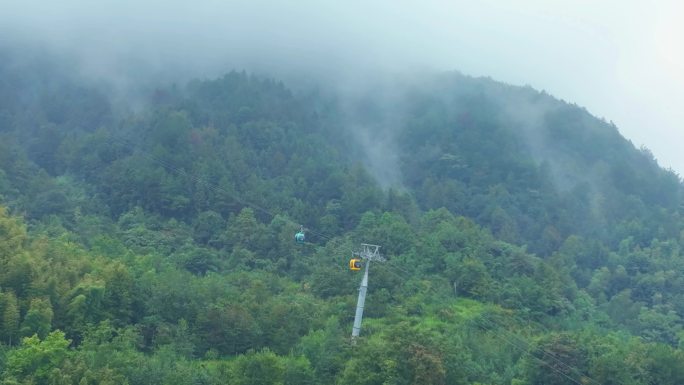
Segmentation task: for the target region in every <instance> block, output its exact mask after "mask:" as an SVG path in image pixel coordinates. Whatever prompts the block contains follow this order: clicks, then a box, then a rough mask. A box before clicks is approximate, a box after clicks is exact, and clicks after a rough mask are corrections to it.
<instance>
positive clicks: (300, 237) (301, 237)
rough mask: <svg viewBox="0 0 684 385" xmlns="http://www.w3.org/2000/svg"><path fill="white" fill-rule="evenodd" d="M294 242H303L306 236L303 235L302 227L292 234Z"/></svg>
mask: <svg viewBox="0 0 684 385" xmlns="http://www.w3.org/2000/svg"><path fill="white" fill-rule="evenodd" d="M294 239H295V242H297V243H304V239H306V237H305V236H304V227H302V228H301V229H300V230H299V232H297V234H295V236H294Z"/></svg>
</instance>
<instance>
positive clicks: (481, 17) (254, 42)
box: [0, 0, 684, 175]
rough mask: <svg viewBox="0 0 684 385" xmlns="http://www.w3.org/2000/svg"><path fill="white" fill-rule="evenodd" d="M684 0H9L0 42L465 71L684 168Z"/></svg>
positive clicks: (191, 67)
mask: <svg viewBox="0 0 684 385" xmlns="http://www.w3.org/2000/svg"><path fill="white" fill-rule="evenodd" d="M682 3H684V2H680V1H675V0H667V1H665V0H663V1H658V0H654V1H652V2H646V1H636V0H621V1H620V0H593V1H589V0H518V1H515V0H500V1H494V0H479V1H472V0H470V1H466V0H454V1H435V0H423V1H403V0H378V1H372V0H367V1H355V0H354V1H352V0H346V1H325V0H300V1H277V0H271V1H265V0H239V1H229V0H196V1H188V0H184V1H180V0H147V1H146V0H100V1H92V0H62V1H45V0H0V42H1V41H2V40H4V41H10V42H12V41H14V42H18V41H25V40H26V39H29V40H33V41H34V42H36V41H37V42H41V43H44V44H46V46H48V47H52V48H54V49H56V50H58V51H59V52H63V53H65V54H67V55H75V56H76V57H78V58H79V60H80V61H81V66H80V67H79V71H81V72H83V73H84V74H86V75H88V76H93V77H110V78H112V79H116V80H118V81H120V82H123V83H125V82H126V81H127V79H128V77H129V76H130V73H129V71H130V69H131V68H136V69H139V71H140V73H139V75H141V76H145V74H146V72H148V71H154V72H156V73H162V74H163V73H166V75H167V76H173V74H178V73H182V74H183V75H184V76H209V77H211V76H217V75H219V74H220V73H221V72H224V71H226V70H228V69H231V68H233V67H238V68H246V69H248V70H258V71H262V72H263V71H267V72H270V73H274V74H275V75H276V76H277V75H279V73H285V72H288V71H299V72H301V73H306V72H307V71H311V72H316V73H326V72H330V73H342V72H344V73H346V75H348V76H349V75H353V73H354V71H361V70H366V69H390V70H395V71H403V70H407V69H409V70H410V69H414V68H427V69H437V70H459V71H461V72H463V73H465V74H468V75H474V76H491V77H492V78H494V79H496V80H501V81H504V82H507V83H511V84H517V85H526V84H528V85H531V86H532V87H534V88H536V89H544V90H546V91H547V92H549V93H550V94H552V95H554V96H556V97H558V98H561V99H564V100H566V101H569V102H574V103H577V104H579V105H580V106H584V107H586V108H587V109H588V110H589V111H590V112H591V113H593V114H594V115H596V116H598V117H603V118H605V119H606V120H609V121H610V120H612V121H613V122H615V124H616V125H617V126H618V128H619V129H620V131H621V132H622V133H623V135H625V136H626V137H627V138H628V139H630V140H632V141H633V142H634V144H635V145H636V146H637V147H639V146H641V145H645V146H646V147H648V148H649V149H651V150H652V151H653V153H654V155H655V156H656V158H657V159H658V161H659V162H660V164H661V165H663V166H665V167H672V168H673V169H674V170H675V171H677V172H678V173H679V174H680V175H684V151H680V147H681V143H684V124H683V123H682V122H684V106H683V105H682V104H683V103H682V102H683V101H684V41H683V39H684V5H682Z"/></svg>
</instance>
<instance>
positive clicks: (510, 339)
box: [382, 264, 624, 385]
mask: <svg viewBox="0 0 684 385" xmlns="http://www.w3.org/2000/svg"><path fill="white" fill-rule="evenodd" d="M382 268H385V269H391V270H395V273H396V271H401V272H403V273H407V275H408V278H407V277H402V274H398V273H396V274H397V275H399V276H400V277H402V278H404V279H405V280H406V281H408V279H410V278H411V277H412V276H411V275H410V272H408V271H407V270H405V269H403V268H401V267H399V266H396V265H391V264H386V265H382ZM414 278H415V277H414ZM406 281H405V282H406ZM427 281H429V282H434V281H433V280H431V279H427ZM427 291H432V292H433V294H439V293H438V292H437V289H436V288H435V287H434V286H428V287H427ZM478 317H480V318H482V319H485V320H486V321H488V322H489V323H490V324H493V325H496V326H498V327H497V328H495V327H493V326H490V325H486V324H485V323H483V322H480V321H479V320H478V319H476V318H473V319H472V321H473V322H474V323H475V324H476V326H478V327H479V328H481V329H483V330H487V331H489V332H492V333H494V334H495V335H496V336H497V337H500V338H501V339H503V340H504V341H505V342H506V343H507V344H509V345H510V346H512V347H514V348H515V349H518V350H519V351H521V352H522V353H523V355H529V356H530V357H532V358H534V359H535V360H537V361H539V362H540V363H543V364H544V365H546V366H548V367H549V368H551V369H552V370H554V371H555V372H556V373H558V374H561V375H562V376H564V377H566V378H568V379H569V380H571V381H572V382H574V383H576V384H578V385H586V382H582V380H585V381H590V382H591V383H594V384H597V385H601V383H600V382H598V381H596V380H595V379H593V378H591V377H589V376H588V375H584V374H580V373H581V371H580V370H579V368H577V367H574V366H572V365H570V364H567V363H565V362H564V361H563V360H562V359H561V358H559V357H558V356H556V355H555V354H554V353H553V352H550V351H548V350H547V349H545V348H543V347H534V346H533V345H532V344H531V343H529V342H527V341H525V340H523V339H521V338H520V337H519V336H517V335H515V334H513V333H511V332H509V331H508V330H506V328H505V327H504V326H505V325H502V324H500V323H498V322H497V321H496V320H495V319H493V318H492V317H490V316H487V315H486V314H484V313H480V314H479V315H478ZM540 326H542V327H543V325H541V324H540ZM544 329H545V328H544ZM546 330H547V331H548V329H546ZM503 333H505V334H503ZM535 350H540V351H541V353H542V354H543V356H548V357H549V358H550V359H551V360H552V361H554V362H555V363H556V364H557V365H559V366H562V367H563V368H564V369H565V370H567V371H571V372H574V373H577V374H578V375H579V376H581V377H582V380H580V381H579V382H578V381H577V380H575V379H573V378H570V377H569V376H568V375H567V374H566V373H564V372H563V371H561V369H559V368H556V367H555V366H553V365H551V364H550V363H548V362H547V361H545V360H543V359H542V358H540V357H537V356H536V355H534V354H533V352H534V351H535ZM614 381H616V382H618V384H622V385H624V384H623V383H622V382H619V381H617V380H614Z"/></svg>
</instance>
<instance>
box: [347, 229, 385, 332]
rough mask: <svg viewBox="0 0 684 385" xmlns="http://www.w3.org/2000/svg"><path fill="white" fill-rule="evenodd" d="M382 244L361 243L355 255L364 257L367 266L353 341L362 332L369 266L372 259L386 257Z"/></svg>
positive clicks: (376, 259)
mask: <svg viewBox="0 0 684 385" xmlns="http://www.w3.org/2000/svg"><path fill="white" fill-rule="evenodd" d="M379 251H380V246H378V245H370V244H367V243H362V244H361V250H360V251H357V252H355V253H354V255H355V256H357V257H359V258H361V259H363V260H364V261H365V262H366V266H365V268H364V271H363V279H362V280H361V287H360V288H359V299H358V301H357V302H356V315H355V316H354V327H353V328H352V343H353V342H354V341H355V340H356V338H357V337H358V336H359V334H360V333H361V319H362V318H363V306H364V303H365V302H366V291H367V290H368V266H369V265H370V262H371V261H378V262H384V261H385V258H384V257H383V256H382V255H380V253H379Z"/></svg>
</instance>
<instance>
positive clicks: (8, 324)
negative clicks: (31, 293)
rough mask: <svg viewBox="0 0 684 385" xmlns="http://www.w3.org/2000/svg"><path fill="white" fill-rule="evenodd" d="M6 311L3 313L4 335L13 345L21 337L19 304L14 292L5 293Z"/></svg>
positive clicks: (8, 342)
mask: <svg viewBox="0 0 684 385" xmlns="http://www.w3.org/2000/svg"><path fill="white" fill-rule="evenodd" d="M2 295H3V302H4V311H3V314H2V336H3V339H4V340H5V341H7V344H8V345H12V343H13V342H14V341H16V340H17V338H18V337H19V321H20V315H19V305H18V304H17V296H16V295H14V292H12V291H8V292H6V293H3V294H2Z"/></svg>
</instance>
